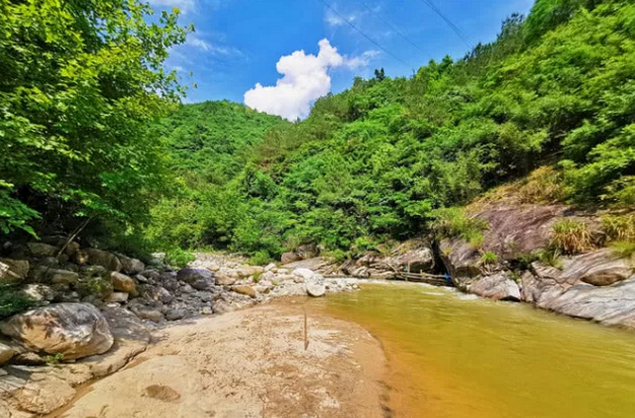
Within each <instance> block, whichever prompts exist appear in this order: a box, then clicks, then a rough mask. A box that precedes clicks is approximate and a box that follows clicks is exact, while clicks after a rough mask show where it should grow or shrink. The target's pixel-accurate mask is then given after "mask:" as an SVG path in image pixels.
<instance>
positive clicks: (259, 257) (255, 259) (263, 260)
mask: <svg viewBox="0 0 635 418" xmlns="http://www.w3.org/2000/svg"><path fill="white" fill-rule="evenodd" d="M271 260H272V258H271V256H270V255H269V253H268V252H267V251H258V252H257V253H256V254H254V255H253V256H252V257H251V260H250V262H251V264H253V265H254V266H260V265H265V264H268V263H269V262H270V261H271Z"/></svg>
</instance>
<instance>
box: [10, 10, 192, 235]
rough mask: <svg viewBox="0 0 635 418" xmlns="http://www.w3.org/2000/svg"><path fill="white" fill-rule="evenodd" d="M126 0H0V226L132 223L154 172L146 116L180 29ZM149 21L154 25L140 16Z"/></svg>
mask: <svg viewBox="0 0 635 418" xmlns="http://www.w3.org/2000/svg"><path fill="white" fill-rule="evenodd" d="M151 14H152V10H151V9H150V8H149V6H147V5H146V4H142V3H139V2H138V1H136V0H104V1H91V0H71V1H63V0H0V229H1V230H2V232H4V233H9V232H11V231H14V230H16V229H22V230H26V231H29V232H31V233H34V231H33V229H32V226H33V225H34V221H35V220H36V219H37V218H40V217H41V218H42V222H41V226H46V228H48V229H58V230H59V229H62V230H64V229H67V228H69V227H72V226H73V225H75V224H77V223H79V222H80V221H83V220H84V219H87V218H91V219H95V220H96V221H97V222H95V224H99V223H100V222H111V223H113V222H114V223H117V224H126V225H127V226H128V227H130V226H132V225H134V224H135V223H136V222H138V221H139V220H140V219H142V218H143V217H144V215H145V214H146V213H147V211H148V207H149V205H150V204H151V202H152V201H153V196H155V195H156V192H157V191H158V190H160V188H161V187H162V184H163V180H164V171H163V169H162V166H163V159H164V157H163V155H162V151H161V149H162V148H161V143H160V142H159V141H158V140H157V138H156V137H153V136H151V135H149V130H148V125H149V123H148V122H149V121H151V120H153V119H154V118H156V117H157V116H158V115H160V114H162V112H163V110H164V109H165V108H166V105H169V104H170V103H176V102H177V101H178V100H179V97H181V96H182V95H183V94H184V89H183V88H182V87H180V86H179V83H178V80H177V77H176V74H175V73H173V72H172V73H167V72H165V71H164V69H163V62H164V61H165V59H166V58H167V56H168V49H169V48H170V47H171V46H173V45H176V44H179V43H181V42H183V41H184V40H185V36H186V33H187V32H188V30H189V29H185V28H181V27H179V26H178V24H177V18H178V16H179V12H178V10H176V9H175V10H173V11H172V12H171V13H166V12H164V13H162V14H161V16H159V17H158V18H157V19H154V18H152V19H151V18H150V15H151ZM151 20H154V21H155V23H149V22H150V21H151Z"/></svg>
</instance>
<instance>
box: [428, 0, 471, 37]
mask: <svg viewBox="0 0 635 418" xmlns="http://www.w3.org/2000/svg"><path fill="white" fill-rule="evenodd" d="M419 1H421V2H422V3H423V4H425V5H426V6H428V7H429V8H430V9H432V11H433V12H435V13H436V14H438V15H439V17H440V18H441V19H443V20H444V21H445V23H447V24H448V26H450V28H452V30H453V31H454V33H456V35H457V36H458V37H459V38H461V40H462V41H463V42H465V45H467V46H468V48H470V49H474V45H472V43H471V42H470V40H469V38H468V37H467V35H465V33H463V32H462V31H461V29H459V28H458V26H456V25H455V24H454V23H452V21H451V20H450V19H449V18H448V17H446V16H445V15H444V14H443V12H441V10H439V8H438V7H437V6H436V5H435V4H434V3H433V2H432V0H419Z"/></svg>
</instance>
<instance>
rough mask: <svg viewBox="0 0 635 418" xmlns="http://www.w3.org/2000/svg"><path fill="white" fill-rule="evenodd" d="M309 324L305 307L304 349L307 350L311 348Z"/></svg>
mask: <svg viewBox="0 0 635 418" xmlns="http://www.w3.org/2000/svg"><path fill="white" fill-rule="evenodd" d="M308 328H309V325H308V320H307V317H306V308H304V350H305V351H306V350H307V349H308V348H309V331H308Z"/></svg>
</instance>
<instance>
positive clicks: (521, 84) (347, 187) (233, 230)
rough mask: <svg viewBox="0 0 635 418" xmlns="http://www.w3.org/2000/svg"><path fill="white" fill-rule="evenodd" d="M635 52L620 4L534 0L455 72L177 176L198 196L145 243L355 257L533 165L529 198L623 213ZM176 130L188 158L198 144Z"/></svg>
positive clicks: (333, 100) (403, 82)
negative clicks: (316, 250) (314, 246)
mask: <svg viewBox="0 0 635 418" xmlns="http://www.w3.org/2000/svg"><path fill="white" fill-rule="evenodd" d="M634 41H635V6H634V5H633V4H632V2H630V1H623V0H621V1H618V0H607V1H593V0H538V1H537V3H536V4H535V6H534V8H533V10H532V12H531V14H530V15H529V16H528V17H527V18H526V19H525V18H523V17H522V16H517V15H515V16H512V17H510V18H509V19H508V20H506V21H505V22H504V24H503V27H502V30H501V33H500V35H499V36H498V39H497V41H496V42H494V43H492V44H488V45H479V46H477V47H476V48H475V49H474V50H473V51H472V52H471V53H470V54H469V55H468V56H466V57H465V58H464V59H461V60H459V61H457V62H453V61H452V60H451V59H450V58H446V59H444V60H443V61H442V62H434V61H432V62H430V63H429V65H427V66H425V67H422V68H421V69H420V70H419V71H418V72H417V74H416V75H415V76H414V77H412V78H410V79H405V78H397V79H391V78H386V77H385V76H384V75H383V72H382V71H378V72H377V73H376V77H375V78H374V79H371V80H362V79H357V80H355V83H354V85H353V87H352V88H351V89H350V90H348V91H345V92H343V93H341V94H337V95H330V96H328V97H325V98H323V99H320V100H318V101H317V103H316V104H315V106H314V109H313V111H312V113H311V115H310V117H309V118H308V119H307V120H305V121H302V122H300V123H296V124H284V123H281V124H278V125H276V126H274V127H273V128H272V129H270V130H269V131H267V132H266V133H265V135H264V137H263V139H262V142H261V143H258V141H254V140H251V139H249V140H248V141H245V142H249V143H250V144H251V146H250V147H247V148H243V147H239V148H236V149H237V150H239V152H237V153H236V154H235V157H231V156H229V155H224V156H223V158H220V159H219V158H216V159H211V158H210V159H207V158H205V159H206V160H207V164H208V166H207V167H203V166H204V165H205V164H202V165H201V163H200V161H199V158H198V157H196V158H195V159H194V160H193V162H192V163H188V164H193V165H186V163H185V162H184V163H182V164H181V168H183V169H193V170H194V171H195V172H197V173H200V174H201V175H202V176H203V177H206V178H207V179H206V180H205V181H202V182H197V183H198V184H196V185H194V186H193V187H194V189H196V190H197V194H196V198H192V195H191V194H187V193H186V194H185V196H181V197H178V198H176V199H172V200H169V201H166V202H164V204H163V206H162V207H160V208H159V209H158V210H157V211H156V212H155V215H156V219H157V222H156V223H155V224H154V227H153V228H152V229H151V231H152V236H153V237H165V238H167V239H168V241H170V242H171V243H172V244H178V245H180V246H200V245H206V244H211V245H216V246H218V245H222V246H229V247H230V248H233V249H236V250H241V251H246V252H249V253H251V254H256V255H257V256H258V258H259V259H265V258H267V257H269V256H278V255H279V254H280V253H281V252H282V251H283V250H285V249H287V248H293V247H294V246H296V245H298V244H300V243H303V242H316V243H319V244H322V245H324V246H325V247H326V248H328V249H329V250H331V251H333V252H335V253H338V254H343V252H342V251H348V250H352V251H353V252H355V251H363V250H365V249H367V248H369V247H372V246H374V245H375V243H377V242H381V241H384V240H386V239H389V238H397V239H399V238H406V237H409V236H413V235H417V234H421V233H423V232H425V231H426V230H427V229H428V228H429V226H430V225H431V223H432V221H434V220H435V219H438V218H439V217H442V216H443V215H441V214H440V212H439V210H440V209H441V208H446V207H452V206H457V205H463V204H466V203H468V202H469V201H470V200H472V199H473V198H475V197H476V196H478V195H479V194H481V193H483V192H484V191H486V190H488V189H490V188H492V187H493V186H496V185H499V184H501V183H504V182H507V181H510V180H513V179H516V178H520V177H523V176H526V175H527V174H528V173H530V172H531V171H532V170H533V169H535V168H536V167H538V166H540V165H551V166H552V168H550V169H546V170H543V171H542V173H543V175H542V178H543V180H545V179H546V180H548V181H547V182H545V183H544V184H541V185H540V186H539V188H543V186H544V188H545V189H549V188H553V189H554V193H553V194H554V196H555V195H557V198H558V199H564V200H568V201H570V202H573V203H581V204H597V205H618V206H619V205H625V206H628V205H632V204H633V203H635V181H634V180H635V124H634V122H635V43H634ZM185 109H187V107H186V108H185ZM237 111H238V112H239V113H241V112H243V111H241V110H237ZM184 112H186V110H182V111H181V112H180V113H178V114H177V115H182V114H183V113H184ZM211 114H213V112H211V113H210V115H211ZM181 117H182V116H175V118H181ZM170 120H171V121H172V123H173V122H174V121H175V120H176V119H170ZM202 120H204V117H201V121H202ZM188 123H189V122H188ZM221 131H222V129H221ZM174 132H175V133H174V135H172V134H170V133H169V132H167V135H168V137H170V138H171V140H172V141H174V142H173V143H175V144H177V146H179V145H178V144H180V145H181V146H184V147H185V148H187V149H191V145H189V144H190V143H191V141H194V140H195V137H194V136H189V137H188V138H185V137H183V136H182V132H181V131H180V130H176V131H174ZM179 138H180V139H179ZM215 146H222V145H215ZM197 155H201V156H207V155H209V156H211V155H212V154H211V153H209V152H204V153H201V154H197ZM243 165H244V168H243V169H242V170H240V171H237V170H236V169H235V168H236V167H238V166H243ZM218 170H220V174H217V171H218ZM226 173H231V175H229V176H226V175H225V174H226ZM197 178H198V179H201V178H202V177H200V176H197ZM556 191H557V193H555V192H556ZM538 192H540V190H538ZM538 194H540V193H538ZM168 202H169V203H168Z"/></svg>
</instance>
